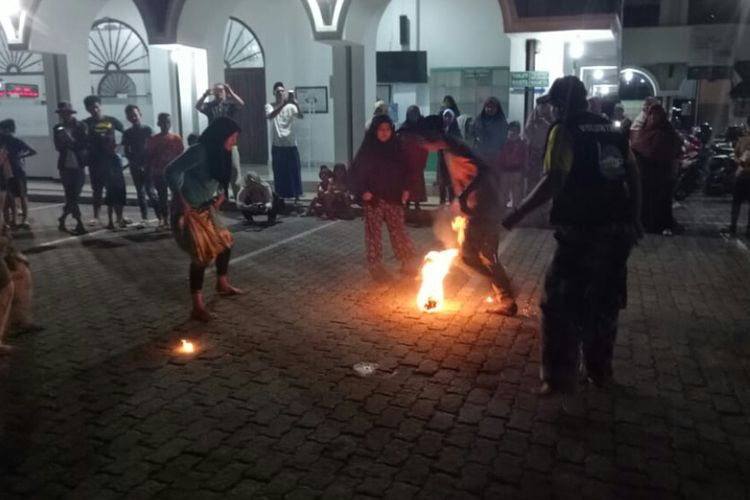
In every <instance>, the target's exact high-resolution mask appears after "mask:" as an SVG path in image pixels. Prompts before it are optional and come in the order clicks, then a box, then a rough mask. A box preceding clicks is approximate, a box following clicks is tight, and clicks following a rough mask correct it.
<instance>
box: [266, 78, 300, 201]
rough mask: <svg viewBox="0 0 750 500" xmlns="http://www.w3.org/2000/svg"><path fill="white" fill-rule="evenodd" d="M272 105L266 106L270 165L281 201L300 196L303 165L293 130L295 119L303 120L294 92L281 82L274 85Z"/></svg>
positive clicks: (296, 199)
mask: <svg viewBox="0 0 750 500" xmlns="http://www.w3.org/2000/svg"><path fill="white" fill-rule="evenodd" d="M273 95H274V98H275V100H274V102H273V103H268V104H266V118H267V119H268V120H269V121H270V122H271V134H272V136H271V146H272V147H271V162H272V165H273V179H274V188H275V190H276V193H277V194H278V195H279V196H281V197H282V198H294V201H295V203H296V202H298V201H299V197H300V196H302V164H301V162H300V158H299V150H298V149H297V136H296V135H295V133H294V130H293V129H292V125H293V123H294V121H295V120H296V119H298V118H299V119H302V118H304V117H305V116H304V114H303V113H302V109H301V108H300V106H299V104H298V103H297V99H296V97H295V95H294V92H292V91H287V90H286V88H284V84H283V83H282V82H276V83H275V84H274V85H273Z"/></svg>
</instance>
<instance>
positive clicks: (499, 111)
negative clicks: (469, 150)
mask: <svg viewBox="0 0 750 500" xmlns="http://www.w3.org/2000/svg"><path fill="white" fill-rule="evenodd" d="M507 139H508V121H507V120H506V119H505V113H504V112H503V107H502V106H501V105H500V101H499V100H498V99H497V98H496V97H489V98H488V99H487V100H486V101H485V102H484V106H483V107H482V112H481V113H480V114H479V116H477V118H476V120H474V149H475V150H476V152H477V154H478V155H479V157H480V158H481V159H482V160H484V162H485V163H486V164H487V165H492V164H493V163H494V162H495V159H496V158H497V154H498V153H499V152H500V150H501V149H503V145H504V144H505V141H506V140H507Z"/></svg>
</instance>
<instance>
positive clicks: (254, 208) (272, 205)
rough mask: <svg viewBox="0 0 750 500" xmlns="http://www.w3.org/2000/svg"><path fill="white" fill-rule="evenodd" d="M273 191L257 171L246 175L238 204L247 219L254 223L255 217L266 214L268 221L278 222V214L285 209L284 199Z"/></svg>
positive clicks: (238, 197) (270, 222)
mask: <svg viewBox="0 0 750 500" xmlns="http://www.w3.org/2000/svg"><path fill="white" fill-rule="evenodd" d="M280 201H281V200H280V199H279V198H278V197H277V196H276V195H275V194H274V193H273V191H272V190H271V186H270V185H269V184H268V183H267V182H266V181H264V180H263V179H261V178H260V176H259V175H258V174H256V173H252V172H251V173H249V174H247V175H246V176H245V185H244V186H243V188H242V190H241V191H240V194H239V195H237V206H238V207H239V209H240V212H242V215H244V216H245V219H246V220H247V221H248V222H249V223H251V224H253V223H254V222H255V221H254V220H253V217H254V216H256V215H266V216H267V217H268V223H269V224H273V223H275V222H276V215H277V214H278V212H279V211H280V210H282V209H283V206H282V204H283V201H282V202H281V203H279V202H280Z"/></svg>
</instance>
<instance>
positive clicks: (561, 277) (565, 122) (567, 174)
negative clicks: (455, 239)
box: [503, 76, 643, 394]
mask: <svg viewBox="0 0 750 500" xmlns="http://www.w3.org/2000/svg"><path fill="white" fill-rule="evenodd" d="M586 96H587V91H586V88H585V87H584V85H583V83H582V82H581V81H580V80H579V79H578V78H576V77H574V76H566V77H564V78H559V79H557V80H556V81H555V82H554V84H553V85H552V87H551V88H550V91H549V94H548V95H547V96H545V99H544V101H546V102H549V103H550V104H551V105H552V106H553V109H554V112H555V115H556V118H557V121H556V122H555V123H553V125H552V127H551V128H550V133H549V137H548V140H547V148H546V152H545V159H544V168H545V170H544V176H543V177H542V180H541V181H540V182H539V184H537V186H536V187H535V188H534V190H533V191H532V192H531V194H530V195H529V196H528V197H527V198H526V199H525V200H524V201H523V202H522V203H521V206H520V207H518V208H517V209H516V210H514V211H513V212H512V213H510V214H508V215H507V216H506V217H505V218H504V219H503V225H504V226H505V227H506V228H507V229H512V228H513V227H514V226H515V225H516V224H517V223H518V222H520V221H521V219H523V218H524V217H525V216H526V215H528V214H529V213H531V212H532V211H534V210H535V209H537V208H539V207H540V206H542V205H544V204H545V203H546V202H547V201H548V200H550V199H552V200H553V202H552V211H551V214H550V222H551V224H552V225H553V226H554V227H555V229H556V231H555V239H556V240H557V250H556V252H555V255H554V257H553V259H552V263H551V265H550V266H549V268H548V270H547V276H546V279H545V283H544V299H543V300H542V304H541V309H542V360H541V361H542V363H541V372H540V376H541V381H542V384H541V387H540V390H539V392H540V393H541V394H549V393H552V392H558V391H559V392H562V393H571V392H575V390H576V388H577V372H578V367H579V353H580V351H581V347H582V348H583V349H582V351H583V355H584V363H585V368H586V371H587V375H588V380H589V382H590V383H593V384H595V385H597V386H601V385H603V384H605V383H606V382H608V380H609V379H610V378H611V376H612V351H613V349H614V343H615V337H616V335H617V320H618V314H619V309H620V308H621V307H624V305H625V300H626V292H627V284H626V276H627V260H628V256H629V255H630V250H631V248H632V247H633V245H634V244H635V243H636V241H637V240H638V239H639V238H640V237H641V236H642V234H643V231H642V227H641V225H640V220H641V218H640V204H641V195H640V189H641V188H640V180H639V174H638V168H637V166H636V163H635V160H634V158H633V157H632V155H631V154H630V152H629V149H628V139H627V137H626V136H625V135H624V134H622V133H621V132H620V131H619V130H618V129H617V128H616V127H615V126H614V125H613V124H611V123H610V122H609V121H608V120H607V119H605V118H603V117H601V116H599V115H596V114H594V113H590V112H588V111H587V109H586V108H587V102H586Z"/></svg>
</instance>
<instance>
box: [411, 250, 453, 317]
mask: <svg viewBox="0 0 750 500" xmlns="http://www.w3.org/2000/svg"><path fill="white" fill-rule="evenodd" d="M457 255H458V250H457V249H455V248H451V249H450V250H443V251H442V252H430V253H428V254H427V255H426V256H425V258H424V265H423V266H422V286H421V287H420V288H419V293H418V294H417V307H419V309H420V310H421V311H425V312H438V311H440V310H442V309H443V302H444V295H443V293H444V292H443V280H444V279H445V276H446V275H447V274H448V271H450V269H451V263H452V262H453V259H455V258H456V256H457Z"/></svg>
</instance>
